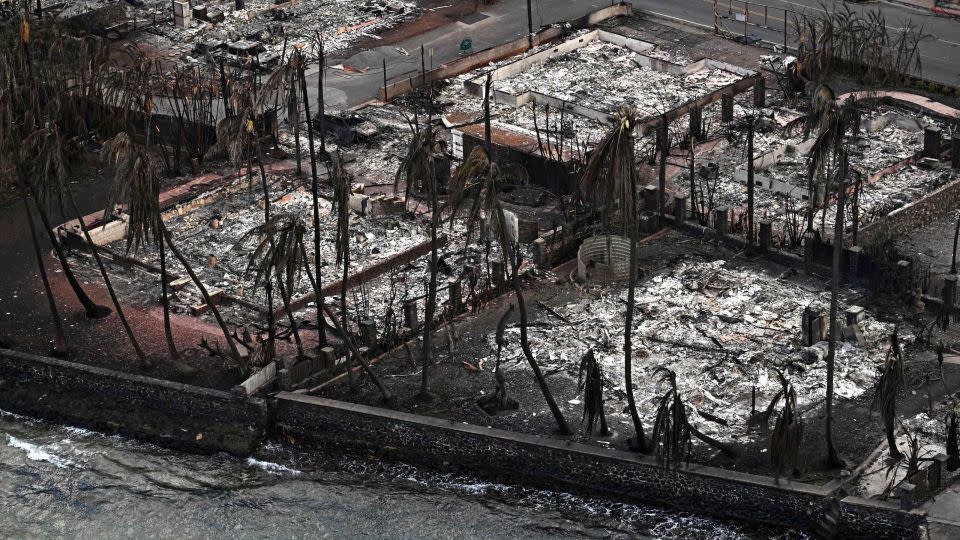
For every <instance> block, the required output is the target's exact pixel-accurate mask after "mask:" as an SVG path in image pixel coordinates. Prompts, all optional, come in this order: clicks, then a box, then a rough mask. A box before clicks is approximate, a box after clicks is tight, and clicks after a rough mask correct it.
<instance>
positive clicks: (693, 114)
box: [689, 107, 703, 143]
mask: <svg viewBox="0 0 960 540" xmlns="http://www.w3.org/2000/svg"><path fill="white" fill-rule="evenodd" d="M689 120H690V140H691V143H692V142H693V141H698V140H700V137H701V136H702V135H703V111H702V110H701V109H700V107H691V108H690V113H689Z"/></svg>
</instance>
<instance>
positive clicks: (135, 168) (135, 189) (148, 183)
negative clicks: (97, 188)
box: [100, 132, 243, 365]
mask: <svg viewBox="0 0 960 540" xmlns="http://www.w3.org/2000/svg"><path fill="white" fill-rule="evenodd" d="M100 153H101V156H102V158H103V159H104V160H105V161H107V162H108V163H109V164H110V165H111V166H113V167H114V169H115V173H114V183H113V189H112V191H111V193H110V195H109V197H108V200H107V205H106V208H105V209H104V217H105V218H106V217H107V216H109V215H110V213H111V212H112V211H113V209H114V208H115V207H116V205H117V204H119V203H123V204H125V205H126V207H127V211H128V214H129V216H130V217H129V221H128V223H127V226H128V228H129V232H128V242H130V244H131V245H132V246H133V247H134V249H137V248H138V247H139V246H141V245H144V244H146V243H147V242H149V241H153V242H165V243H166V245H167V247H169V248H170V251H171V252H172V253H173V256H174V257H175V258H176V259H177V260H178V261H179V262H180V264H181V265H182V266H183V268H184V270H186V272H187V274H188V275H189V276H190V279H191V280H192V281H193V283H194V285H195V286H196V287H197V289H198V290H199V291H200V295H201V296H202V297H203V301H204V302H205V303H206V305H207V306H208V307H209V309H210V312H211V313H213V316H214V318H215V319H216V321H217V325H218V326H219V327H220V331H221V332H222V333H223V337H224V340H225V341H226V343H227V346H228V347H229V350H230V357H231V359H232V360H233V361H235V362H237V363H239V364H241V365H243V359H242V357H241V355H240V351H239V349H238V348H237V345H236V343H235V342H234V338H233V336H232V335H231V333H230V330H229V329H228V328H227V323H226V322H225V321H224V320H223V317H222V316H221V315H220V310H218V309H217V306H216V304H214V302H213V300H212V298H211V297H210V293H209V292H208V291H207V288H206V286H205V285H204V284H203V282H202V281H201V280H200V278H199V277H198V276H197V274H196V272H194V270H193V267H192V266H191V265H190V263H189V261H187V259H186V257H184V255H183V253H181V252H180V249H179V248H177V246H176V244H174V242H173V237H172V235H171V234H170V231H169V230H168V229H167V227H166V225H164V223H163V220H162V219H161V217H160V182H159V179H158V178H157V175H156V172H155V170H154V165H153V161H152V160H151V158H150V155H149V154H148V153H147V152H146V150H145V149H144V148H143V147H142V146H139V145H136V144H134V142H133V140H132V138H131V137H130V135H129V134H127V133H126V132H121V133H119V134H118V135H116V136H115V137H113V138H112V139H109V140H108V141H106V142H105V143H104V144H103V148H102V149H101V152H100Z"/></svg>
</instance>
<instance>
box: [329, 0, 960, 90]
mask: <svg viewBox="0 0 960 540" xmlns="http://www.w3.org/2000/svg"><path fill="white" fill-rule="evenodd" d="M610 3H611V2H610V0H533V11H534V27H535V28H536V27H540V26H542V25H549V24H553V23H556V22H560V21H566V20H569V19H573V18H576V17H581V16H583V15H585V14H587V13H589V12H591V11H593V10H596V9H598V8H601V7H603V6H608V5H610ZM632 3H633V6H634V8H635V9H637V10H638V11H641V12H650V13H654V14H659V15H664V16H667V17H670V18H673V19H677V20H682V21H686V22H692V23H695V24H698V25H702V26H704V27H707V28H711V29H712V28H713V0H632ZM841 3H843V2H838V1H836V0H826V5H827V8H828V9H831V6H834V5H839V4H841ZM719 4H720V6H721V9H720V11H721V12H725V11H727V9H728V8H729V5H730V4H729V0H720V1H719ZM767 4H768V5H769V7H768V8H767V10H766V26H767V27H765V28H758V27H755V26H750V27H749V28H748V32H749V34H750V36H751V37H752V38H759V39H763V40H766V41H770V42H774V43H782V42H783V28H784V15H785V10H789V11H790V12H795V13H800V14H806V15H815V14H816V13H817V12H822V7H821V0H793V1H788V0H768V2H767ZM848 5H849V6H850V7H851V9H854V10H858V11H867V10H875V9H878V10H880V11H881V12H882V13H883V14H884V16H885V18H886V25H887V27H888V28H890V29H891V30H895V29H897V28H900V27H901V26H902V25H904V24H905V22H906V21H908V20H910V21H913V22H914V23H917V24H922V25H923V27H924V30H925V32H927V33H929V34H930V35H931V37H930V39H928V40H927V41H925V42H924V43H923V44H922V46H921V57H922V75H923V76H924V77H927V78H929V79H932V80H936V81H939V82H945V83H949V84H954V85H957V84H960V21H957V20H954V19H949V18H945V17H938V16H934V15H933V14H931V13H930V12H925V11H921V10H918V9H913V8H909V7H905V6H902V5H896V4H888V3H872V4H866V5H865V4H850V3H848ZM750 6H751V7H750V17H751V21H757V22H762V20H763V17H764V11H763V7H762V6H763V4H759V3H756V2H751V3H750ZM733 9H734V11H735V12H736V11H739V12H741V13H742V12H743V3H742V2H741V1H740V0H737V1H735V2H734V3H733ZM788 18H789V19H790V20H792V15H791V16H790V17H788ZM720 22H721V25H722V26H723V27H724V28H726V29H727V30H730V31H732V32H738V33H740V32H742V31H743V23H742V22H738V21H736V20H734V18H729V19H721V21H720ZM789 27H790V25H788V29H789ZM526 33H527V8H526V2H525V1H524V0H501V1H499V2H497V3H496V4H494V5H493V6H490V7H489V8H487V9H486V10H484V11H483V12H482V15H476V16H473V17H468V18H467V19H466V20H464V21H460V22H456V23H451V24H447V25H445V26H442V27H440V28H437V29H435V30H433V31H430V32H427V33H426V34H423V35H420V36H416V37H413V38H411V39H408V40H406V41H403V42H401V43H398V44H395V45H389V46H384V47H377V48H373V49H370V50H366V51H363V52H360V53H358V54H356V55H354V56H352V57H351V58H348V59H345V60H342V61H341V60H337V61H335V62H330V63H329V64H328V65H331V64H332V65H336V64H340V63H342V64H345V65H348V66H350V67H353V68H356V69H359V70H365V71H364V72H362V73H352V74H347V73H345V72H343V71H341V70H337V69H328V71H327V83H326V84H325V85H324V89H325V98H326V102H327V104H328V106H329V107H330V108H332V109H345V108H349V107H352V106H356V105H359V104H361V103H364V102H367V101H370V100H373V99H375V98H376V97H377V90H378V89H379V88H380V87H381V86H382V85H383V68H382V67H381V66H382V65H383V61H384V60H386V62H387V79H388V81H390V82H393V81H396V80H400V79H404V78H407V77H410V76H411V75H414V74H416V73H418V72H419V70H420V54H419V50H420V46H421V44H422V45H423V46H424V47H425V48H426V49H427V51H430V50H432V51H433V65H435V66H436V65H439V64H441V63H443V62H446V61H449V60H452V59H454V58H456V57H457V56H459V55H460V54H461V52H460V49H459V45H460V42H461V40H463V39H464V38H468V37H469V38H471V39H472V41H473V48H474V50H481V49H484V48H487V47H490V46H493V45H498V44H501V43H504V42H506V41H509V40H511V39H514V38H517V37H520V36H523V35H526ZM795 40H796V37H795V35H793V33H792V32H789V31H788V42H789V43H790V44H791V45H792V44H793V43H794V42H795ZM427 62H428V66H427V67H428V69H429V67H430V65H429V62H430V60H428V61H427ZM313 75H314V76H313V77H311V80H316V78H315V76H316V72H315V71H314V72H313ZM310 91H311V93H312V94H313V93H314V92H315V91H316V88H311V89H310Z"/></svg>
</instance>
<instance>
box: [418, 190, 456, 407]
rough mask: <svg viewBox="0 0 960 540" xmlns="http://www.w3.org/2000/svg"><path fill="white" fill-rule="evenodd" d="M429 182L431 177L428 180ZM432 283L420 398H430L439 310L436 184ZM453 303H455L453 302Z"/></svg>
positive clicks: (425, 322) (432, 198) (432, 201)
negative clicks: (434, 342)
mask: <svg viewBox="0 0 960 540" xmlns="http://www.w3.org/2000/svg"><path fill="white" fill-rule="evenodd" d="M427 181H428V182H429V181H430V179H428V180H427ZM430 190H431V194H430V206H431V212H432V215H431V217H430V283H429V285H428V286H427V305H426V307H425V308H424V319H423V371H422V372H421V377H420V394H419V397H420V399H423V400H428V399H430V364H431V362H432V356H433V319H434V314H435V313H436V311H437V271H438V268H437V263H438V261H437V227H438V223H437V221H438V213H439V209H438V208H437V193H436V185H434V186H431V187H430ZM451 305H453V303H452V302H451Z"/></svg>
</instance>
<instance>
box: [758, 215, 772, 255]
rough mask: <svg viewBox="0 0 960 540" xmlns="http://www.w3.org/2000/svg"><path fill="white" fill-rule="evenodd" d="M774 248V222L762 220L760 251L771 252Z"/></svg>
mask: <svg viewBox="0 0 960 540" xmlns="http://www.w3.org/2000/svg"><path fill="white" fill-rule="evenodd" d="M771 248H773V222H772V221H770V220H769V219H762V220H760V251H770V249H771Z"/></svg>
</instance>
